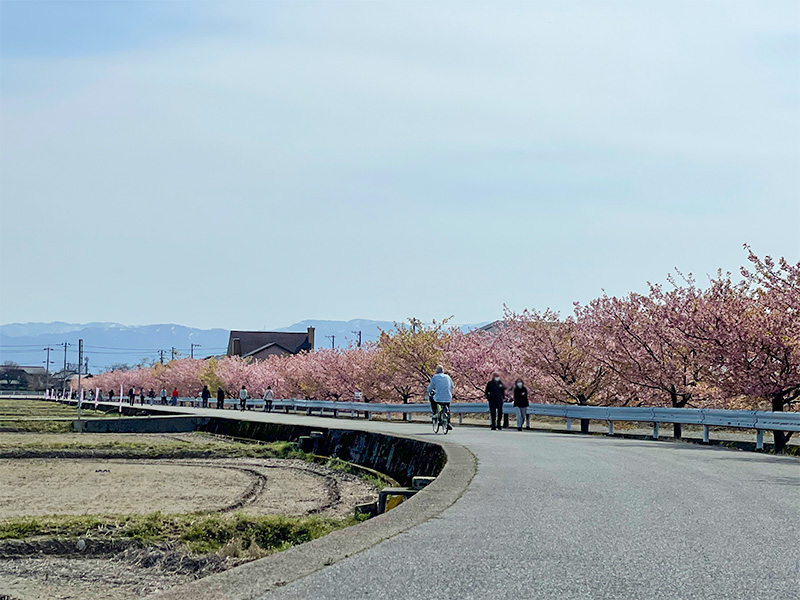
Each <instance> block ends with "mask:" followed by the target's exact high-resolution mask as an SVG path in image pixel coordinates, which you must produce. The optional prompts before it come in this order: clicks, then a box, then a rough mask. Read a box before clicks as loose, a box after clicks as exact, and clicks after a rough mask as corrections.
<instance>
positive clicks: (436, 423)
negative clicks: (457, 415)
mask: <svg viewBox="0 0 800 600" xmlns="http://www.w3.org/2000/svg"><path fill="white" fill-rule="evenodd" d="M431 423H432V425H433V433H439V430H442V433H443V434H444V435H447V432H448V431H450V407H449V406H447V405H446V404H442V403H440V402H437V403H436V413H435V414H434V415H433V416H432V417H431Z"/></svg>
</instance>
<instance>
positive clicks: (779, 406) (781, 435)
mask: <svg viewBox="0 0 800 600" xmlns="http://www.w3.org/2000/svg"><path fill="white" fill-rule="evenodd" d="M772 410H773V411H775V412H783V395H782V394H776V395H774V396H772ZM791 435H792V434H791V433H789V434H787V433H786V432H785V431H773V432H772V441H773V443H774V444H775V454H784V453H785V452H786V442H788V441H789V438H790V437H791Z"/></svg>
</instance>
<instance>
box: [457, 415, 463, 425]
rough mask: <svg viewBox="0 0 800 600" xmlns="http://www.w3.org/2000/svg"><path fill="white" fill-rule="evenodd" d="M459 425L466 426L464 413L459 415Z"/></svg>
mask: <svg viewBox="0 0 800 600" xmlns="http://www.w3.org/2000/svg"><path fill="white" fill-rule="evenodd" d="M458 424H459V425H463V424H464V414H463V413H458Z"/></svg>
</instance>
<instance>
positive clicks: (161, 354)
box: [158, 350, 164, 365]
mask: <svg viewBox="0 0 800 600" xmlns="http://www.w3.org/2000/svg"><path fill="white" fill-rule="evenodd" d="M158 355H159V356H160V357H161V358H159V360H160V361H161V364H162V365H163V364H164V351H163V350H159V351H158Z"/></svg>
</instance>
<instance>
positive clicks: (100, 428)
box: [73, 407, 447, 486]
mask: <svg viewBox="0 0 800 600" xmlns="http://www.w3.org/2000/svg"><path fill="white" fill-rule="evenodd" d="M124 409H125V407H123V412H124ZM134 410H137V409H133V410H131V412H134ZM149 411H152V413H156V414H152V413H151V415H150V416H147V417H131V418H125V417H120V418H119V419H90V420H81V421H73V426H74V429H75V430H76V431H84V432H87V433H177V432H186V431H205V432H208V433H214V434H219V435H226V436H230V437H234V438H244V439H251V440H258V441H262V442H278V441H290V442H296V441H298V439H299V438H300V436H307V435H310V434H311V432H312V431H319V432H321V433H322V437H321V438H320V439H319V440H318V441H317V443H316V444H317V445H316V448H315V449H314V453H315V454H320V455H323V456H335V457H337V458H340V459H341V460H345V461H347V462H351V463H355V464H357V465H361V466H363V467H369V468H370V469H374V470H375V471H379V472H381V473H384V474H386V475H388V476H389V477H391V478H392V479H395V480H397V481H398V482H399V483H400V484H401V485H406V486H408V485H411V479H412V478H413V477H415V476H419V475H423V476H436V475H438V474H439V473H440V472H441V470H442V469H443V468H444V465H445V462H447V455H446V453H445V451H444V449H443V448H442V447H441V446H439V445H438V444H431V443H429V442H425V441H422V440H415V439H409V438H406V437H395V436H392V435H387V434H384V433H377V432H372V431H359V430H350V429H334V428H327V427H308V426H305V425H288V424H281V423H267V422H263V421H244V420H239V419H235V418H220V417H193V416H182V415H174V414H173V415H169V416H164V415H163V413H162V415H159V414H157V413H158V410H157V409H155V410H153V409H148V412H149ZM137 412H138V410H137Z"/></svg>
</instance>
